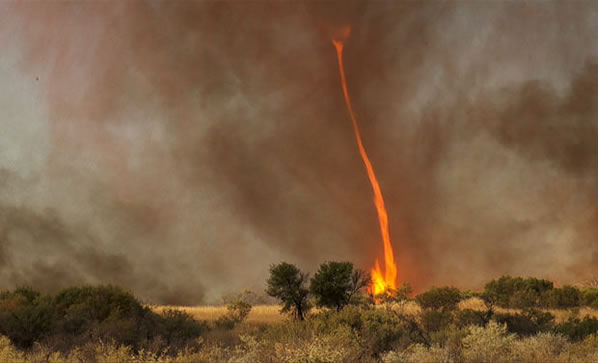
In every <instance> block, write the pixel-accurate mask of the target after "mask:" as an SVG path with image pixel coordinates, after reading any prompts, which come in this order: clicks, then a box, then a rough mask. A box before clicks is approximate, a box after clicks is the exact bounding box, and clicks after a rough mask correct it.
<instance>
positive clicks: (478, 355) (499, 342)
mask: <svg viewBox="0 0 598 363" xmlns="http://www.w3.org/2000/svg"><path fill="white" fill-rule="evenodd" d="M468 330H469V334H468V335H467V336H466V337H465V338H463V357H464V358H465V360H466V361H469V362H497V361H502V360H504V358H505V357H508V356H509V354H510V350H511V347H512V345H513V343H514V342H515V340H516V338H515V335H514V334H508V332H507V328H506V326H505V325H502V324H498V323H496V322H494V321H491V322H490V323H488V325H487V326H485V327H478V326H472V327H469V329H468Z"/></svg>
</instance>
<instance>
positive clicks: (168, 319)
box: [159, 309, 208, 350]
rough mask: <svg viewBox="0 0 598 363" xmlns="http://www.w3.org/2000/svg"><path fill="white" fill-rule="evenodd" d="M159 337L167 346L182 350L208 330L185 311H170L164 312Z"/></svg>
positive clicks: (202, 323)
mask: <svg viewBox="0 0 598 363" xmlns="http://www.w3.org/2000/svg"><path fill="white" fill-rule="evenodd" d="M161 318H162V319H161V321H160V330H159V335H160V336H161V337H162V338H163V339H164V342H165V344H166V345H167V346H168V347H170V348H172V349H175V350H176V349H180V348H183V347H185V346H187V345H189V343H190V342H192V341H194V340H195V339H197V338H198V337H199V336H201V335H202V334H203V333H205V332H206V331H207V330H208V328H207V324H206V323H205V322H200V321H197V320H195V319H193V317H192V316H191V315H189V314H187V313H186V312H184V311H180V310H173V309H168V310H165V311H163V312H162V314H161Z"/></svg>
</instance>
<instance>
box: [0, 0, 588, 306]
mask: <svg viewBox="0 0 598 363" xmlns="http://www.w3.org/2000/svg"><path fill="white" fill-rule="evenodd" d="M0 14H1V15H0V47H1V49H2V53H1V55H0V76H1V77H2V83H1V85H0V276H1V277H2V279H1V281H2V286H0V288H13V287H15V286H19V285H31V286H34V287H37V288H40V289H44V290H45V291H56V289H59V288H62V287H66V286H71V285H74V284H81V283H116V284H119V285H122V286H124V287H126V288H128V289H131V290H132V291H134V292H135V293H136V294H138V295H139V296H140V297H142V298H143V299H144V300H145V301H148V302H157V303H173V304H195V303H202V302H215V301H217V300H218V299H219V297H220V296H221V295H222V294H224V293H228V292H233V291H238V290H240V289H243V288H251V289H255V290H257V291H259V292H261V291H263V288H264V280H265V278H266V277H267V273H268V266H269V265H270V264H273V263H278V262H280V261H288V262H291V263H295V264H297V265H298V266H299V267H300V268H302V269H304V270H306V271H311V272H313V271H315V269H316V268H317V266H318V265H319V264H320V263H322V262H324V261H328V260H349V261H352V262H354V263H355V264H356V265H357V266H358V267H360V268H364V269H369V268H370V267H371V266H372V265H373V262H374V260H375V259H376V258H377V257H380V256H381V253H382V242H381V237H380V235H379V227H378V225H377V218H376V211H375V208H374V205H373V202H372V197H373V196H372V194H371V187H370V185H369V181H368V178H367V174H366V172H365V170H364V167H363V165H362V161H361V159H360V156H359V152H358V150H357V146H356V143H355V139H354V135H353V134H352V132H353V130H352V128H351V121H350V119H349V116H348V113H347V110H346V107H345V104H344V99H343V94H342V89H341V85H340V78H339V73H338V66H337V63H336V62H337V60H336V53H335V49H334V47H333V45H332V43H331V37H332V36H333V35H334V34H335V32H336V31H338V29H339V28H341V27H343V26H345V25H349V26H350V27H351V36H350V37H349V38H348V39H347V41H346V44H345V47H344V63H345V71H346V75H347V82H348V88H349V93H350V95H351V99H352V103H353V106H354V109H355V112H356V115H357V119H358V122H359V125H360V128H361V133H362V138H363V140H364V145H365V148H366V149H367V151H368V154H369V156H370V159H371V161H372V164H373V166H374V169H375V171H376V174H377V177H378V180H379V182H380V185H381V188H382V192H383V195H384V198H385V200H386V205H387V209H388V213H389V223H390V234H391V240H392V242H393V246H394V248H395V253H396V258H397V261H398V267H399V276H400V279H401V281H409V282H410V283H411V284H412V285H414V286H415V287H416V288H417V289H424V288H426V287H427V286H430V285H433V284H434V285H445V284H452V285H456V286H459V287H467V288H479V287H480V286H481V284H482V283H483V282H484V281H487V280H489V279H491V278H494V277H497V276H500V275H502V274H514V275H524V276H527V275H533V276H536V277H544V278H550V279H553V280H556V281H558V282H559V283H575V282H578V281H580V280H584V279H586V278H588V277H590V276H592V275H595V274H596V271H595V266H596V265H597V263H598V209H597V204H596V200H597V199H596V198H597V197H598V193H597V187H598V183H597V181H598V143H597V139H598V42H597V41H596V36H595V35H596V34H598V5H597V4H596V2H593V1H575V2H557V1H543V2H539V1H522V2H473V1H457V2H432V1H426V2H420V1H417V2H415V1H414V2H410V1H401V2H399V1H375V2H371V1H341V2H335V1H317V2H316V1H313V2H312V1H308V2H290V1H247V2H245V1H214V2H212V1H180V2H169V1H153V0H152V1H126V2H116V1H112V2H24V3H23V2H19V3H16V2H5V3H2V4H0Z"/></svg>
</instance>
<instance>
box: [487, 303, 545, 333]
mask: <svg viewBox="0 0 598 363" xmlns="http://www.w3.org/2000/svg"><path fill="white" fill-rule="evenodd" d="M494 319H495V320H496V321H497V322H498V323H500V324H506V326H507V330H508V331H509V332H510V333H515V334H518V335H520V336H530V335H534V334H537V333H538V332H543V331H549V330H551V329H552V327H553V325H552V324H553V321H554V316H553V315H552V314H550V313H548V312H543V311H540V310H535V309H529V310H525V311H524V312H523V313H517V314H495V315H494Z"/></svg>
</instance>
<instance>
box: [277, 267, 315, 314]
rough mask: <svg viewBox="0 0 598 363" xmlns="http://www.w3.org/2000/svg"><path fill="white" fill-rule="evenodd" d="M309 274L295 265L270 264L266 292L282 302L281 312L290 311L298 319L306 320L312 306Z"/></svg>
mask: <svg viewBox="0 0 598 363" xmlns="http://www.w3.org/2000/svg"><path fill="white" fill-rule="evenodd" d="M308 277H309V275H308V274H307V273H304V272H301V271H300V270H299V269H298V268H297V267H296V266H295V265H292V264H290V263H286V262H282V263H279V264H278V265H272V266H270V277H269V278H268V281H267V284H268V287H267V289H266V293H267V294H268V295H270V296H272V297H275V298H277V299H278V300H280V302H281V303H282V309H281V312H283V313H290V314H292V315H293V316H294V317H295V318H296V319H299V320H304V319H305V314H307V313H308V312H309V309H310V308H311V306H310V304H309V301H308V297H309V290H308V288H307V286H306V284H307V280H308Z"/></svg>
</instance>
